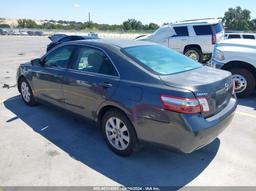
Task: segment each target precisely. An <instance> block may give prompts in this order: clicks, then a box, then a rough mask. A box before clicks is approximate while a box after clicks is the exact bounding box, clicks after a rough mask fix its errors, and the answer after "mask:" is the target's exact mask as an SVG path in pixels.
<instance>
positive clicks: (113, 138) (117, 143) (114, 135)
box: [105, 117, 130, 150]
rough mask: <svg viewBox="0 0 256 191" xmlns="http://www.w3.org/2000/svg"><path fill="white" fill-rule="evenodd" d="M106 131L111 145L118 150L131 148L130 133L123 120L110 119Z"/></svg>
mask: <svg viewBox="0 0 256 191" xmlns="http://www.w3.org/2000/svg"><path fill="white" fill-rule="evenodd" d="M105 131H106V135H107V139H108V141H109V143H110V144H111V145H112V146H113V147H115V148H116V149H117V150H125V149H126V148H127V147H128V146H129V142H130V136H129V131H128V128H127V127H126V125H125V123H124V122H123V121H122V120H121V119H119V118H117V117H111V118H109V119H108V120H107V122H106V126H105Z"/></svg>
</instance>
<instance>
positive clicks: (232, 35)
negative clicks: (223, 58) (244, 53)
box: [225, 33, 256, 40]
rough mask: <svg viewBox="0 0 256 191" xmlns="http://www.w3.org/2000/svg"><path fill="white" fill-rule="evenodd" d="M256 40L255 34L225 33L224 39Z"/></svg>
mask: <svg viewBox="0 0 256 191" xmlns="http://www.w3.org/2000/svg"><path fill="white" fill-rule="evenodd" d="M233 38H238V39H253V40H255V39H256V34H254V33H225V39H233Z"/></svg>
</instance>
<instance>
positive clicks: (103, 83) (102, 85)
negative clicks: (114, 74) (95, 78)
mask: <svg viewBox="0 0 256 191" xmlns="http://www.w3.org/2000/svg"><path fill="white" fill-rule="evenodd" d="M98 85H99V86H101V87H103V88H111V87H112V84H111V83H109V82H101V83H98Z"/></svg>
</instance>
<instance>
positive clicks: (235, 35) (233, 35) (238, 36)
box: [228, 34, 241, 39]
mask: <svg viewBox="0 0 256 191" xmlns="http://www.w3.org/2000/svg"><path fill="white" fill-rule="evenodd" d="M228 38H229V39H231V38H241V36H240V35H239V34H230V35H229V36H228Z"/></svg>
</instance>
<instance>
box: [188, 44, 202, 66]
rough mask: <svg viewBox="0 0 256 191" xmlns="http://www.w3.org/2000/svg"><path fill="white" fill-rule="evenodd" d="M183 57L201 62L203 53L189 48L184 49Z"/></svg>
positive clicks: (195, 48) (197, 49)
mask: <svg viewBox="0 0 256 191" xmlns="http://www.w3.org/2000/svg"><path fill="white" fill-rule="evenodd" d="M184 55H185V56H187V57H189V58H191V59H193V60H195V61H197V62H201V63H202V61H203V53H202V51H201V50H200V49H199V48H197V47H190V48H186V49H185V51H184Z"/></svg>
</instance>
